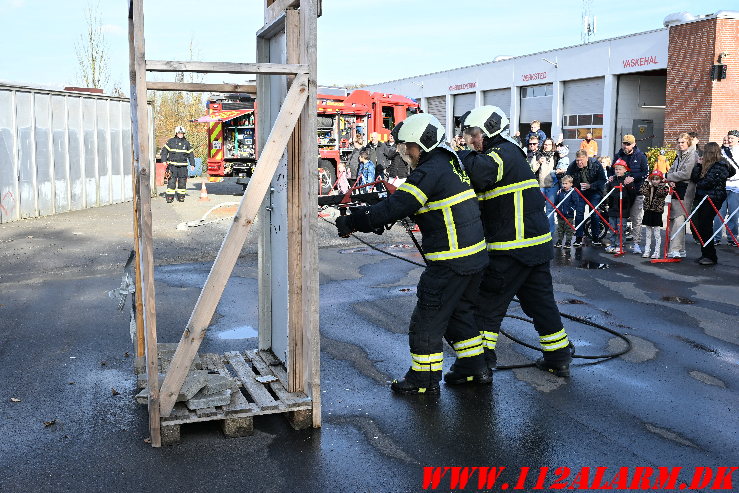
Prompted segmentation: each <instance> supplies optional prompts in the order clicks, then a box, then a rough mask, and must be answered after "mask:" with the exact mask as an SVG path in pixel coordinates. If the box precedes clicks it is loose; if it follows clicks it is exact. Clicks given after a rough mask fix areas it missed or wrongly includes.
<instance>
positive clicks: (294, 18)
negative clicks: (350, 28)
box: [285, 9, 315, 392]
mask: <svg viewBox="0 0 739 493" xmlns="http://www.w3.org/2000/svg"><path fill="white" fill-rule="evenodd" d="M285 14H286V19H285V42H286V52H287V56H286V59H287V63H298V62H299V61H300V42H301V37H300V14H299V13H298V11H297V10H293V9H289V10H286V11H285ZM290 82H291V81H290V80H289V78H288V84H290ZM302 120H303V118H302V116H301V118H300V120H298V124H297V125H296V126H295V130H294V131H293V134H292V137H290V142H289V143H288V146H287V149H288V153H287V269H288V272H289V273H290V279H289V280H288V283H287V296H288V298H287V299H288V302H287V343H288V350H287V361H286V367H287V391H288V392H302V391H303V390H304V389H305V382H304V378H303V375H304V373H303V370H304V361H305V359H304V356H305V354H304V351H303V329H304V325H303V324H304V320H303V303H304V302H305V299H304V296H303V274H304V271H303V269H304V265H303V235H304V234H305V232H304V231H303V221H302V220H301V219H302V218H301V212H302V211H301V206H302V204H301V200H302V199H303V197H302V196H301V193H300V192H301V187H303V186H305V184H303V183H302V178H303V177H302V176H301V173H300V168H301V165H304V164H305V163H302V160H301V157H302V156H301V154H300V147H301V140H300V137H301V131H300V129H301V127H302ZM314 160H315V159H314Z"/></svg>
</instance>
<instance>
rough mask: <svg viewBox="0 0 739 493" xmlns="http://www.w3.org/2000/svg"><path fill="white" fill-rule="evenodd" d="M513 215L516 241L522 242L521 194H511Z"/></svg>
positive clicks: (520, 192)
mask: <svg viewBox="0 0 739 493" xmlns="http://www.w3.org/2000/svg"><path fill="white" fill-rule="evenodd" d="M513 214H514V215H515V217H516V223H515V224H516V239H517V240H523V238H524V236H523V192H522V191H520V190H518V191H517V192H514V193H513Z"/></svg>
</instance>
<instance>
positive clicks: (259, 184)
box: [160, 74, 315, 416]
mask: <svg viewBox="0 0 739 493" xmlns="http://www.w3.org/2000/svg"><path fill="white" fill-rule="evenodd" d="M307 98H308V76H307V75H305V74H301V75H299V76H298V77H296V78H295V82H293V85H292V87H291V88H290V90H289V91H288V92H287V96H286V98H285V101H284V102H283V104H282V108H281V109H280V113H279V114H278V115H277V119H276V120H275V124H274V127H273V128H272V131H271V132H270V136H269V139H268V140H267V145H266V146H265V147H264V149H262V152H261V155H260V156H259V160H258V161H257V165H256V167H255V171H254V175H253V176H252V178H251V180H250V181H249V185H247V187H246V192H245V193H244V196H243V197H242V199H241V204H240V205H239V209H238V210H237V211H236V215H235V216H234V220H233V223H232V224H231V227H230V229H229V231H228V234H226V237H225V239H224V240H223V244H222V245H221V249H220V250H219V252H218V256H217V257H216V260H215V262H214V263H213V268H212V269H211V270H210V274H208V279H207V280H206V282H205V285H204V286H203V290H202V291H201V292H200V296H199V297H198V301H197V303H196V304H195V308H194V310H193V312H192V315H191V316H190V320H189V321H188V323H187V327H186V328H185V331H184V332H183V334H182V338H181V339H180V343H179V345H178V346H177V350H176V351H175V354H174V357H173V358H172V363H171V364H170V367H169V371H168V372H167V375H166V377H165V378H164V383H163V384H162V389H161V400H160V411H161V414H162V415H163V416H169V413H170V412H171V411H172V408H173V407H174V404H175V400H176V399H177V394H178V393H179V391H180V388H181V387H182V383H183V382H184V380H185V377H186V376H187V373H188V371H189V369H190V365H191V364H192V361H193V359H194V357H195V354H196V353H197V351H198V348H199V347H200V343H201V342H202V340H203V337H205V332H206V330H207V328H208V325H209V324H210V321H211V318H212V317H213V313H214V312H215V309H216V306H218V302H219V301H220V299H221V295H222V294H223V290H224V288H225V287H226V283H227V282H228V278H229V276H230V275H231V272H232V271H233V267H234V265H235V264H236V260H237V258H238V256H239V253H240V252H241V249H242V247H243V246H244V241H245V240H246V236H247V234H248V233H249V230H250V229H251V226H252V224H253V223H254V218H255V216H256V215H257V212H258V209H259V207H260V206H261V205H262V201H263V200H264V196H265V194H266V193H267V190H268V189H269V185H270V180H271V179H272V177H273V175H274V173H275V169H276V168H277V163H278V162H279V160H280V158H281V157H282V155H283V154H284V153H285V146H286V145H287V141H288V138H289V137H290V134H291V132H292V130H293V128H295V123H296V122H297V120H298V115H300V112H301V111H302V110H303V108H304V106H305V101H306V99H307ZM313 111H314V112H315V109H313ZM313 157H314V158H315V156H313Z"/></svg>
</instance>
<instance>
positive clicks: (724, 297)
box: [0, 186, 739, 492]
mask: <svg viewBox="0 0 739 493" xmlns="http://www.w3.org/2000/svg"><path fill="white" fill-rule="evenodd" d="M214 188H215V194H214V195H212V203H200V204H198V203H197V202H195V201H191V203H188V204H187V206H186V207H185V206H183V207H180V208H179V209H175V208H173V207H171V206H170V207H167V206H166V205H165V204H163V203H162V202H163V201H162V200H161V199H154V204H153V210H154V215H155V239H156V241H157V252H158V255H157V267H156V280H157V284H156V289H157V311H158V320H157V323H158V337H159V342H176V341H177V340H179V337H180V335H181V330H182V327H183V326H184V324H185V323H186V321H187V319H188V318H189V315H190V312H191V309H192V306H193V304H194V302H195V300H196V299H197V296H198V294H199V287H200V286H201V285H202V283H203V281H204V280H205V278H206V276H207V274H208V271H209V269H210V262H212V260H213V256H214V255H215V252H216V251H217V247H218V245H219V244H220V241H221V239H222V237H223V234H224V233H225V230H226V227H227V222H216V223H211V224H207V225H205V226H202V227H198V228H190V229H189V230H187V231H177V230H176V228H175V226H176V225H177V224H180V223H181V222H182V221H183V220H185V221H190V220H194V219H197V218H199V217H200V215H201V214H202V213H203V212H202V211H203V210H207V209H208V208H209V207H210V206H212V205H213V203H217V202H218V201H222V202H225V201H229V200H238V197H235V196H232V195H231V192H230V191H229V190H228V189H226V188H223V189H219V188H218V187H214ZM193 190H195V189H193ZM219 190H220V193H219ZM209 191H211V187H210V186H209ZM194 193H195V191H193V192H191V195H194ZM211 194H213V192H211ZM191 198H193V197H191ZM129 230H130V204H121V205H116V206H108V207H103V208H100V209H95V210H92V211H80V212H73V213H68V214H64V215H61V216H58V217H56V218H41V219H34V220H26V221H21V222H19V223H11V224H5V225H0V261H1V262H0V289H1V292H2V294H1V295H0V382H2V384H1V385H0V437H2V438H1V439H0V491H2V492H6V491H7V492H15V491H18V492H20V491H23V492H27V491H49V492H52V491H54V492H55V491H131V490H140V491H188V492H189V491H193V492H195V491H235V490H237V489H238V490H243V491H269V492H271V491H275V492H282V491H285V492H293V491H295V492H298V491H311V492H313V491H315V492H323V491H342V492H355V491H356V492H365V491H372V492H405V491H423V467H424V466H505V467H506V468H507V470H506V471H507V472H505V473H504V476H503V478H504V479H506V480H509V482H510V483H512V482H513V480H515V479H516V478H517V477H518V474H519V470H520V469H519V468H520V467H530V468H532V470H536V469H538V468H539V467H550V468H552V470H554V468H556V467H560V466H563V467H569V468H571V469H572V470H573V472H572V475H574V474H575V472H576V470H577V468H580V467H583V466H590V467H593V468H594V467H596V466H607V467H609V468H614V469H613V472H612V473H609V475H610V477H613V475H614V474H615V468H617V467H619V466H624V467H625V466H629V467H632V468H633V467H634V466H647V467H657V466H672V467H677V466H682V467H685V468H694V467H696V466H708V467H715V466H731V465H736V464H737V462H738V460H739V452H737V450H739V448H738V447H737V445H738V444H739V426H737V424H738V421H737V411H738V410H739V393H738V388H737V375H738V374H739V373H738V372H737V368H738V366H737V365H738V364H739V348H738V345H739V329H737V317H739V282H738V281H739V251H738V250H737V249H730V248H729V247H728V246H722V247H720V248H719V261H720V263H719V265H717V266H715V267H708V268H706V267H701V266H698V265H697V264H695V263H693V262H692V259H693V258H695V257H697V256H698V249H697V246H696V245H693V244H692V242H690V241H688V243H689V250H688V254H689V258H688V259H686V260H685V261H683V262H681V263H679V264H651V263H649V262H648V261H646V260H643V259H642V258H641V256H636V255H632V254H627V255H626V256H624V257H621V258H614V257H613V256H611V255H608V254H605V253H604V252H603V251H602V250H595V249H593V248H590V247H588V246H586V247H584V248H582V249H579V250H574V249H573V250H571V251H560V250H558V251H556V252H555V254H556V259H555V261H554V262H553V264H552V273H553V277H554V283H555V284H554V287H555V296H556V299H557V301H558V303H559V304H560V309H561V311H562V312H565V313H568V314H571V315H575V316H578V317H583V318H584V319H586V320H589V321H592V322H595V323H598V324H602V325H605V326H608V327H611V328H613V329H615V330H618V331H620V332H622V333H624V334H626V335H627V337H628V338H629V339H630V340H631V342H632V344H633V349H632V351H630V352H629V353H627V354H625V355H623V356H621V357H618V358H616V359H614V360H610V361H606V362H602V363H598V364H593V363H592V361H587V360H576V361H575V363H574V364H573V369H572V378H570V379H569V380H564V379H559V378H556V377H554V376H552V375H549V374H546V373H543V372H541V371H539V370H536V369H534V368H523V369H515V370H505V371H496V372H495V375H494V382H493V384H492V386H481V387H456V388H450V387H446V386H443V385H442V392H441V395H440V396H436V397H432V396H421V397H402V396H397V395H394V394H393V393H391V392H390V390H389V384H388V382H389V381H390V380H391V379H392V378H397V377H400V376H402V375H403V373H404V372H405V371H406V369H407V367H408V365H409V354H408V347H407V323H408V319H409V317H410V312H411V310H412V308H413V305H414V303H415V299H416V298H415V289H414V288H415V284H416V282H417V280H418V277H419V275H420V273H421V271H422V268H420V267H418V266H415V265H412V264H410V263H407V262H404V261H402V260H399V259H394V258H390V257H388V256H386V255H384V254H382V253H380V252H376V251H374V250H371V249H369V248H367V247H366V246H365V245H363V244H361V243H359V242H358V241H356V240H354V239H348V240H341V239H338V238H336V237H335V236H334V232H333V230H332V226H331V225H329V224H328V223H325V222H323V221H321V222H319V238H320V240H319V241H320V244H321V249H320V253H319V256H320V283H321V306H320V310H321V312H320V317H321V318H320V324H321V345H322V347H321V358H322V359H321V372H322V392H323V394H322V395H323V427H322V428H321V429H315V430H303V431H294V430H292V428H290V426H289V425H288V424H287V422H286V421H285V420H284V419H283V418H282V417H281V416H261V417H256V418H255V420H254V425H255V431H254V434H253V435H251V436H249V437H245V438H237V439H226V438H224V437H223V436H222V435H221V433H220V431H219V428H218V426H217V425H216V424H213V423H210V424H201V425H185V426H183V428H182V440H181V442H180V443H179V444H177V445H175V446H172V447H164V448H161V449H153V448H151V446H150V445H149V444H148V443H146V440H145V439H146V438H147V437H148V426H147V413H146V409H145V408H144V407H143V406H139V405H137V404H136V403H135V401H134V399H133V396H134V395H135V393H136V389H135V377H134V374H133V370H132V367H133V358H132V357H131V354H130V353H132V346H131V342H130V338H129V333H128V313H127V311H124V312H119V311H117V309H116V306H115V302H114V301H113V300H111V299H109V298H108V296H107V291H108V290H110V289H114V288H116V287H118V286H119V284H120V279H121V269H122V265H123V263H124V262H125V259H126V257H127V252H128V249H129V248H130V247H129V246H128V245H129V244H130V243H129V242H130V232H129ZM75 233H76V234H75ZM29 236H31V237H32V238H29ZM362 238H363V239H366V240H367V241H369V242H371V243H373V244H377V245H379V246H380V247H381V248H383V249H386V250H388V251H391V252H394V253H396V254H398V255H400V256H403V257H406V258H408V259H411V260H414V261H416V262H418V261H420V257H419V256H418V254H417V253H415V252H414V250H413V249H412V248H410V247H411V243H410V241H409V238H408V237H407V235H406V234H405V232H404V231H402V230H400V229H399V228H397V227H396V228H394V229H393V230H392V231H390V232H388V233H386V234H385V235H383V236H376V235H363V236H362ZM256 265H257V263H256V254H255V246H254V241H253V238H252V239H251V240H250V241H249V242H247V246H246V247H245V248H244V251H243V252H242V256H241V257H240V260H239V263H238V266H237V268H236V270H235V272H234V276H233V277H232V279H231V281H230V282H229V285H228V287H227V289H226V291H225V294H224V298H223V300H222V302H221V304H220V305H219V308H218V311H217V314H216V316H215V317H214V320H213V325H212V326H211V329H210V330H209V332H208V334H207V336H206V339H205V341H204V343H203V346H201V351H203V352H223V351H228V350H243V349H248V348H252V347H255V345H256V341H255V339H254V338H244V337H245V336H250V335H252V334H253V332H252V331H253V330H254V329H255V328H256V327H257V310H256V296H257V291H256V289H257V288H256V275H257V274H256V272H257V271H256ZM510 314H513V315H523V313H522V312H521V311H520V309H518V308H517V307H516V306H515V304H514V305H512V306H511V310H510ZM565 328H566V329H567V331H568V334H569V336H570V339H571V340H573V342H574V343H575V345H576V347H577V352H578V354H607V353H610V352H613V351H618V350H620V349H621V348H623V346H624V343H623V342H622V341H620V340H619V339H618V338H616V337H614V336H613V335H611V334H608V333H606V332H603V331H600V330H598V329H596V328H594V327H590V326H587V325H582V324H578V323H575V322H573V321H570V320H565ZM504 329H505V330H506V331H508V332H510V333H511V334H513V335H515V336H516V337H519V338H522V339H524V340H527V341H529V342H530V343H532V344H535V341H536V340H537V339H536V333H535V331H534V330H533V328H532V327H531V326H530V325H529V324H527V323H526V322H523V321H520V320H516V319H511V318H507V319H506V320H505V322H504ZM498 348H499V350H498V354H499V363H500V364H502V365H508V364H525V363H531V362H532V361H533V360H534V359H535V358H536V357H537V354H536V352H534V351H532V350H530V349H526V348H523V347H521V346H519V345H517V344H515V343H512V342H510V341H509V340H507V339H505V338H503V337H501V340H500V342H499V344H498ZM445 355H446V356H448V357H447V358H446V359H445V368H448V366H449V365H450V364H451V361H452V358H451V356H452V353H451V351H450V349H449V348H446V350H445ZM11 399H13V400H19V402H13V401H11ZM572 475H571V476H570V478H569V480H570V481H571V480H572ZM607 476H608V475H607ZM531 477H532V478H533V477H534V476H533V473H532V476H531ZM548 478H549V479H548V480H547V484H549V483H551V482H552V481H553V480H554V479H555V475H554V474H553V473H552V472H550V475H549V477H548ZM734 479H735V480H734V483H735V484H739V473H735V478H734ZM473 483H474V482H473ZM473 483H471V486H470V487H469V488H468V489H469V490H474V489H475V487H476V486H477V485H476V483H474V484H473ZM532 484H533V480H532V479H530V480H529V481H528V482H527V483H526V485H527V486H526V488H525V490H530V488H531V485H532ZM735 488H736V489H737V490H739V486H737V487H735ZM445 489H446V490H447V491H448V490H449V484H448V482H447V483H446V487H445ZM443 490H444V489H439V490H437V491H443ZM493 491H501V490H500V489H499V484H498V486H496V488H495V489H493ZM612 491H618V490H616V489H613V490H612ZM706 491H707V490H706Z"/></svg>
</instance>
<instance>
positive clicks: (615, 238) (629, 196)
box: [606, 159, 636, 253]
mask: <svg viewBox="0 0 739 493" xmlns="http://www.w3.org/2000/svg"><path fill="white" fill-rule="evenodd" d="M613 172H614V175H613V176H612V177H610V178H609V180H608V184H607V185H606V193H608V192H610V191H611V190H614V189H615V191H614V192H613V193H612V194H611V196H610V197H608V202H607V203H608V222H609V224H610V225H611V228H612V230H611V237H610V238H609V241H610V245H608V246H607V247H606V252H608V253H616V252H621V245H620V244H619V233H622V232H623V230H622V229H621V228H623V224H622V223H623V217H624V216H625V215H627V214H628V213H629V210H630V209H631V206H632V204H633V203H634V200H635V198H636V187H635V186H634V185H635V182H634V180H629V175H628V172H629V167H628V165H627V164H626V163H625V162H624V161H623V159H617V160H616V162H615V163H613ZM618 186H621V187H623V188H621V191H620V193H619V190H618V189H616V187H618Z"/></svg>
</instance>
